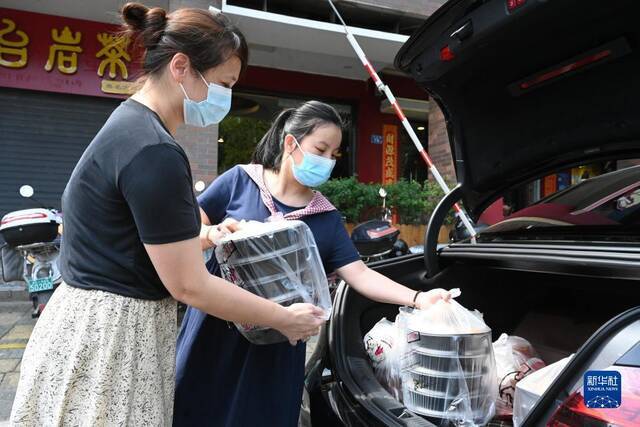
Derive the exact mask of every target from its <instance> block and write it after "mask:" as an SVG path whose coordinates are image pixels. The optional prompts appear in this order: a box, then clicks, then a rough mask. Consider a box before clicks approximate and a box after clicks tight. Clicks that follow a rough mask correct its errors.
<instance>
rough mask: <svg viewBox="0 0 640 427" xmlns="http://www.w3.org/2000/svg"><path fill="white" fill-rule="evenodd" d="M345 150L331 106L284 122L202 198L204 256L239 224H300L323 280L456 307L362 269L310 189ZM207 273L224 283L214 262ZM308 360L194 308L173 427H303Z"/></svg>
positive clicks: (187, 322)
mask: <svg viewBox="0 0 640 427" xmlns="http://www.w3.org/2000/svg"><path fill="white" fill-rule="evenodd" d="M341 142H342V120H341V119H340V116H339V115H338V113H337V112H336V110H335V109H334V108H333V107H331V106H330V105H327V104H324V103H322V102H318V101H310V102H306V103H304V104H302V105H301V106H299V107H298V108H291V109H287V110H284V111H283V112H282V113H280V115H279V116H278V117H277V118H276V120H275V121H274V123H273V125H272V126H271V128H270V130H269V131H268V132H267V134H266V135H265V136H264V137H263V138H262V140H261V141H260V143H259V144H258V146H257V148H256V150H255V153H254V155H253V159H252V164H249V165H242V166H236V167H234V168H232V169H230V170H229V171H227V172H225V173H224V174H223V175H221V176H220V177H218V178H217V179H216V180H215V181H214V182H213V184H211V185H210V186H209V188H207V190H205V192H204V193H203V194H202V195H201V196H200V197H199V199H198V202H199V203H200V207H201V209H202V211H201V217H202V220H203V223H204V224H205V228H204V233H203V235H202V247H203V248H209V247H211V246H213V245H215V243H216V242H218V241H219V239H220V238H221V235H222V234H224V233H225V232H226V229H227V228H228V227H230V226H233V224H235V223H236V222H237V221H239V220H256V221H264V220H265V219H267V218H268V217H272V216H282V217H283V218H284V219H285V220H287V219H288V220H295V219H299V220H301V221H304V222H305V223H306V224H307V225H308V226H309V228H310V229H311V232H312V233H313V236H314V238H315V241H316V245H317V247H318V250H319V252H320V257H321V259H322V262H323V264H324V269H325V271H326V272H327V273H333V272H335V273H337V275H338V276H339V277H340V278H342V279H344V280H345V281H346V282H347V283H348V284H349V285H350V286H351V287H353V288H354V289H355V290H356V291H358V292H360V293H362V294H363V295H364V296H366V297H368V298H370V299H373V300H375V301H380V302H385V303H390V304H398V305H408V306H414V307H420V308H425V307H428V306H429V305H431V304H433V303H435V302H436V301H438V300H439V299H441V298H444V299H449V298H450V296H449V293H448V292H446V291H444V290H442V289H434V290H430V291H428V292H418V291H415V290H412V289H409V288H407V287H405V286H403V285H401V284H399V283H396V282H394V281H392V280H390V279H388V278H386V277H384V276H382V275H380V274H379V273H376V272H375V271H373V270H371V269H369V268H368V267H367V266H366V265H365V264H364V263H363V262H362V261H361V260H360V256H359V255H358V252H357V251H356V249H355V247H354V246H353V243H352V242H351V239H350V238H349V235H348V234H347V231H346V230H345V228H344V224H343V223H342V216H341V215H340V213H339V212H338V211H337V210H336V208H335V207H333V205H331V203H330V202H329V201H328V200H327V199H325V198H324V197H323V196H322V194H320V193H319V192H317V191H314V190H313V187H316V186H318V185H321V184H323V183H324V182H326V181H327V180H328V179H329V177H330V175H331V171H332V170H333V167H334V165H335V162H336V157H337V154H338V153H339V150H340V145H341ZM208 267H209V271H210V272H211V273H213V274H220V269H219V266H218V263H217V262H216V260H215V259H213V260H211V261H210V262H209V264H208ZM305 353H306V351H305V342H304V341H302V342H299V343H298V344H297V345H295V346H291V345H290V344H289V343H286V342H285V343H279V344H269V345H255V344H251V343H250V342H249V341H247V340H246V339H245V338H244V337H243V336H242V335H241V334H240V333H239V332H238V330H237V329H236V328H234V327H229V326H228V325H227V323H226V322H223V321H221V320H220V319H217V318H215V317H213V316H209V315H207V314H206V313H205V312H203V311H202V310H200V309H198V308H197V307H190V308H189V309H188V310H187V313H186V315H185V318H184V320H183V324H182V329H181V330H180V335H179V337H178V348H177V367H176V369H177V372H176V380H177V384H176V400H175V413H174V426H195V425H207V426H220V427H223V426H225V427H229V426H258V425H259V426H278V427H288V426H290V427H294V426H297V423H298V415H299V411H300V404H301V400H302V387H303V383H304V362H305Z"/></svg>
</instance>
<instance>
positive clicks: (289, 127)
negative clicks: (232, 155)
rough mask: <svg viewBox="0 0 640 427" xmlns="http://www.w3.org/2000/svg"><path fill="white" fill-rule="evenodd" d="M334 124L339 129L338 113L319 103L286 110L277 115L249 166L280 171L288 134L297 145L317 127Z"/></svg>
mask: <svg viewBox="0 0 640 427" xmlns="http://www.w3.org/2000/svg"><path fill="white" fill-rule="evenodd" d="M328 124H333V125H335V126H337V127H339V128H340V129H342V126H343V122H342V119H341V118H340V115H339V114H338V112H337V111H336V110H335V109H334V108H333V107H332V106H330V105H328V104H325V103H323V102H320V101H308V102H305V103H304V104H302V105H300V106H299V107H298V108H287V109H286V110H283V111H282V112H280V114H278V117H276V119H275V120H274V122H273V124H272V125H271V128H269V130H268V131H267V133H266V134H265V135H264V136H263V137H262V139H261V140H260V142H259V143H258V145H257V146H256V149H255V151H254V152H253V156H252V158H251V162H252V163H255V164H259V165H262V166H263V167H264V168H265V169H272V170H274V171H276V172H279V171H280V165H281V164H282V156H283V154H284V138H285V136H287V135H289V134H291V135H293V136H294V137H295V138H296V139H297V140H298V141H299V142H302V139H303V138H304V137H305V136H307V135H309V134H310V133H312V132H313V131H314V130H316V129H317V128H318V127H320V126H324V125H328Z"/></svg>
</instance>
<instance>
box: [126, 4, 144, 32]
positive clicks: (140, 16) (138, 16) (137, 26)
mask: <svg viewBox="0 0 640 427" xmlns="http://www.w3.org/2000/svg"><path fill="white" fill-rule="evenodd" d="M147 12H149V8H148V7H147V6H145V5H143V4H140V3H127V4H125V5H124V6H123V7H122V19H123V20H124V22H125V23H126V24H127V25H128V26H129V27H130V28H131V29H132V30H136V31H143V30H144V27H145V20H146V16H147Z"/></svg>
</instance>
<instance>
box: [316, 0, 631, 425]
mask: <svg viewBox="0 0 640 427" xmlns="http://www.w3.org/2000/svg"><path fill="white" fill-rule="evenodd" d="M509 3H512V4H521V6H520V7H518V8H516V9H515V10H512V11H509V10H508V8H507V4H509ZM639 7H640V2H637V1H631V0H624V1H617V2H601V1H596V0H567V1H542V0H526V1H524V2H507V1H505V0H452V1H450V2H448V3H446V4H445V5H444V6H443V7H442V8H441V9H440V10H438V11H437V12H436V13H435V14H434V15H433V16H432V17H430V18H429V19H428V20H427V21H426V22H425V25H424V26H423V27H422V28H421V29H420V30H419V31H418V32H416V34H414V35H413V36H412V37H411V38H410V40H409V41H408V42H407V43H406V44H405V46H404V47H403V48H402V50H401V52H400V53H399V54H398V57H397V58H396V65H397V67H398V68H400V69H402V70H404V71H406V72H408V73H411V74H412V76H413V77H414V79H415V80H416V81H417V82H418V83H419V84H420V85H421V86H422V87H424V88H425V90H426V91H427V92H429V94H430V95H431V97H432V99H434V100H435V101H436V102H437V103H438V104H439V105H440V107H441V108H442V110H443V112H444V114H445V117H446V120H447V127H448V132H449V138H450V141H451V145H452V152H453V155H454V158H455V164H456V172H457V177H458V181H459V182H460V185H459V186H457V187H456V188H454V189H453V191H452V192H451V193H450V194H449V195H448V196H446V197H445V198H444V199H443V201H442V202H441V204H440V205H439V206H438V208H437V209H436V211H435V212H434V214H433V216H432V218H431V222H430V224H429V227H428V231H427V236H426V244H425V255H424V257H422V256H408V257H404V258H398V259H394V260H389V261H385V262H381V263H378V264H374V265H372V268H374V269H376V270H378V271H379V272H380V273H382V274H383V275H385V276H387V277H389V278H391V279H393V280H395V281H397V282H399V283H402V284H404V285H407V286H409V287H411V288H413V289H420V290H428V289H432V288H436V287H439V288H445V289H450V288H460V289H461V291H462V295H461V296H460V298H459V302H460V303H461V304H462V305H464V306H465V307H467V308H469V309H478V310H480V311H481V312H482V313H484V318H485V321H486V323H487V324H488V325H489V326H490V327H491V328H492V332H493V338H494V340H495V339H496V338H497V337H498V336H499V335H500V334H501V333H507V334H510V335H517V336H521V337H523V338H525V339H527V340H529V341H530V342H531V343H532V344H533V346H534V347H535V349H536V350H537V351H538V353H539V354H540V356H541V357H542V359H543V360H544V361H545V362H547V363H553V362H555V361H558V360H560V359H561V358H563V357H565V356H567V355H569V354H571V353H574V352H576V351H578V350H579V348H580V347H581V346H582V345H583V344H584V343H585V341H587V340H588V339H589V337H590V336H592V334H593V333H594V332H596V331H597V330H598V329H599V328H600V327H601V326H602V325H604V324H605V323H606V322H607V321H608V320H610V319H611V318H613V317H615V316H617V315H618V314H620V313H622V312H623V311H625V310H626V309H629V308H632V307H634V306H636V305H637V301H638V282H639V279H638V278H640V255H639V251H638V247H637V240H636V243H633V242H627V243H622V239H620V240H616V235H615V234H609V235H604V234H603V235H598V230H594V233H593V239H591V238H589V239H582V240H583V241H582V242H579V241H577V240H580V239H572V237H571V236H570V235H568V236H560V235H558V236H556V237H555V239H556V240H554V237H553V236H547V237H548V238H547V240H546V241H537V242H535V244H533V242H526V241H521V242H510V243H509V242H507V244H506V245H503V246H501V245H500V244H485V243H478V244H476V245H472V244H468V243H461V244H457V245H450V246H449V247H446V248H444V249H441V250H439V251H437V249H436V245H437V230H439V229H440V226H441V224H442V221H443V220H444V218H445V216H446V214H447V212H448V211H449V209H450V208H451V207H452V205H453V203H455V202H457V201H458V200H459V199H462V200H463V202H464V206H465V208H466V209H467V210H468V212H469V213H470V214H471V216H472V218H474V219H477V218H478V217H479V215H480V214H481V213H482V211H483V210H484V208H485V207H487V206H488V205H489V204H490V203H491V202H492V201H493V200H495V199H497V198H498V197H500V196H501V195H502V194H503V193H504V192H505V191H508V190H509V189H512V188H514V187H516V186H518V185H522V184H524V183H526V182H528V181H530V180H532V179H535V178H538V177H542V176H544V175H546V174H548V173H553V171H554V170H558V169H559V168H561V167H562V168H565V167H571V166H574V165H580V164H583V163H587V162H590V161H595V160H596V159H613V158H616V159H620V158H634V157H635V158H637V157H639V156H638V153H640V111H639V110H638V105H639V104H638V102H637V99H638V98H640V79H639V78H638V70H639V69H640V54H639V47H640V31H639V30H640V26H638V24H637V16H638V12H639V11H640V10H639ZM626 231H630V230H626ZM627 234H629V235H630V233H627ZM637 235H638V232H637V229H636V230H635V231H634V236H637ZM585 240H587V241H585ZM626 240H629V236H626ZM605 242H606V243H605ZM425 263H426V265H427V266H428V267H425ZM397 313H398V307H396V306H391V305H386V304H380V303H376V302H373V301H371V300H368V299H367V298H365V297H363V296H361V295H359V294H358V293H357V292H355V291H354V290H352V289H349V287H348V286H346V285H343V286H342V287H340V288H339V289H338V291H337V293H336V299H335V306H334V313H333V315H332V319H331V322H330V324H329V327H328V331H327V333H326V338H327V344H328V355H329V357H328V358H325V359H324V361H323V362H324V366H326V367H328V368H329V369H330V370H331V377H332V378H333V379H334V381H333V382H331V381H330V380H328V382H327V383H328V384H333V385H332V386H331V387H330V388H331V389H330V390H329V394H330V395H331V396H332V397H331V399H334V400H338V399H342V400H343V401H346V402H347V404H346V405H342V406H343V407H344V406H348V407H350V408H353V409H352V410H350V411H346V412H345V411H344V410H343V411H342V412H340V414H341V416H342V418H343V420H342V421H343V422H345V423H346V424H347V425H354V424H359V425H429V423H427V422H426V421H424V420H423V419H422V418H419V417H417V416H415V415H412V414H407V413H406V408H404V407H403V405H402V404H401V403H400V402H398V401H396V400H395V399H394V398H393V397H392V396H391V395H390V394H389V393H387V392H386V391H385V390H384V389H383V388H382V386H381V385H380V383H379V382H378V381H377V380H376V379H375V375H374V372H373V369H372V367H371V365H370V363H369V360H368V356H367V355H366V353H365V349H364V346H363V342H362V339H363V336H364V334H365V333H366V332H368V331H369V330H370V329H371V328H372V327H373V325H374V324H375V323H376V322H377V321H378V320H380V319H381V318H383V317H386V318H387V319H389V320H393V319H394V318H395V316H396V314H397ZM320 352H322V349H320V350H319V353H320ZM331 399H330V400H331ZM336 407H337V408H338V409H339V408H340V407H341V405H335V407H334V410H335V409H336Z"/></svg>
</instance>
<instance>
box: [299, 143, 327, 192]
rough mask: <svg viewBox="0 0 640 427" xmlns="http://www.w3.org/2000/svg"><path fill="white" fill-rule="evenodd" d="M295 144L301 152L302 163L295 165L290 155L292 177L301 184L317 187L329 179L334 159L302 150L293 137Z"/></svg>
mask: <svg viewBox="0 0 640 427" xmlns="http://www.w3.org/2000/svg"><path fill="white" fill-rule="evenodd" d="M294 141H295V142H296V145H297V146H298V148H299V149H300V151H301V152H302V156H303V157H302V163H300V164H299V165H296V162H295V160H293V157H291V162H292V163H293V166H292V170H293V176H294V178H295V179H296V180H297V181H298V182H299V183H300V184H302V185H304V186H307V187H317V186H319V185H322V184H324V183H325V182H327V181H328V180H329V177H330V176H331V171H333V167H334V166H335V165H336V161H335V160H334V159H327V158H326V157H322V156H318V155H317V154H311V153H307V152H305V151H303V150H302V147H300V144H298V141H297V140H296V139H295V138H294Z"/></svg>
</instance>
